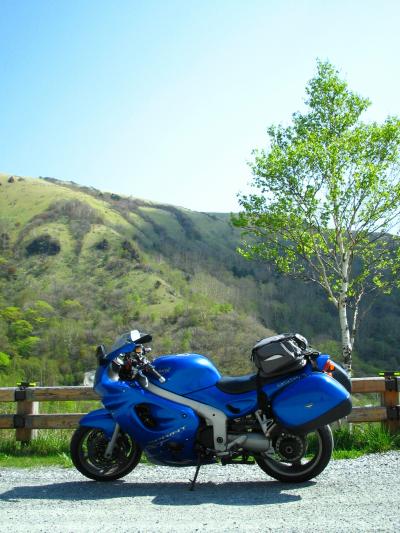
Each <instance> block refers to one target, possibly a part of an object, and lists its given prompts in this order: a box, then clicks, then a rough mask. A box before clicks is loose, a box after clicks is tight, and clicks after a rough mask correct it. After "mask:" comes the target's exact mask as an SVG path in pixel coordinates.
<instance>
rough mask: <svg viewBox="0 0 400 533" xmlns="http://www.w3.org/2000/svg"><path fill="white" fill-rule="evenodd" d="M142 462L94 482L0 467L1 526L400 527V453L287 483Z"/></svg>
mask: <svg viewBox="0 0 400 533" xmlns="http://www.w3.org/2000/svg"><path fill="white" fill-rule="evenodd" d="M193 473H194V468H181V469H179V468H167V467H156V466H146V465H139V466H138V467H137V468H136V470H134V472H132V473H131V474H130V475H129V476H127V477H126V478H125V479H124V480H123V481H117V482H111V483H95V482H93V481H89V480H86V479H85V478H84V477H83V476H81V475H80V474H79V472H77V471H76V470H74V469H61V468H37V469H28V470H27V469H11V468H3V469H0V530H1V531H2V532H14V531H29V532H39V531H40V532H52V533H56V532H63V533H66V532H71V533H72V532H74V533H75V532H77V531H84V532H92V531H93V532H96V533H97V532H98V531H101V532H108V531H113V532H120V531H134V532H136V531H140V532H142V531H143V532H152V531H157V532H162V531H168V532H175V531H185V532H189V531H207V532H208V531H218V532H219V533H221V532H225V531H262V532H266V531H274V532H275V531H296V532H297V531H304V532H305V531H307V532H310V531H318V532H332V531H335V532H336V531H338V532H340V531H348V532H358V531H360V532H366V531H374V532H376V531H396V532H399V531H400V476H399V473H400V452H389V453H385V454H378V455H368V456H363V457H360V458H359V459H351V460H342V461H332V462H331V463H330V464H329V466H328V467H327V469H326V470H325V471H324V472H323V473H322V474H321V475H320V476H319V477H318V478H316V480H313V481H309V482H307V483H304V484H301V485H287V484H282V483H279V482H277V481H274V480H272V479H271V478H269V477H268V476H266V475H265V474H264V473H263V472H262V470H260V469H259V468H258V467H257V466H244V465H229V466H225V467H222V466H218V465H211V466H204V467H203V468H202V469H201V471H200V475H199V483H198V485H197V487H196V489H195V491H194V492H189V491H188V479H189V478H190V477H192V476H193Z"/></svg>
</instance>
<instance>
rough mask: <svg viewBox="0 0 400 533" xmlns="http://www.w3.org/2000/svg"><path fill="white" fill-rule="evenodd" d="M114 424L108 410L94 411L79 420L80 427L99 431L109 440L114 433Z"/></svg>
mask: <svg viewBox="0 0 400 533" xmlns="http://www.w3.org/2000/svg"><path fill="white" fill-rule="evenodd" d="M115 424H116V422H115V420H114V418H113V417H112V416H111V413H110V411H108V409H96V411H91V412H90V413H88V414H87V415H85V416H83V417H82V418H81V419H80V420H79V425H80V426H84V427H89V428H97V429H101V430H103V431H104V433H105V434H106V435H107V437H108V438H110V439H111V437H112V434H113V433H114V429H115Z"/></svg>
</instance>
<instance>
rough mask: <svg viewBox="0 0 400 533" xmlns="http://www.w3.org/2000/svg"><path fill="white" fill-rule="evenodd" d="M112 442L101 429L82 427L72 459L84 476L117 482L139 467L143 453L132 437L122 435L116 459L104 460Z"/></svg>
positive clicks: (76, 435)
mask: <svg viewBox="0 0 400 533" xmlns="http://www.w3.org/2000/svg"><path fill="white" fill-rule="evenodd" d="M108 443H109V439H108V438H107V436H106V435H105V433H104V431H102V430H101V429H97V428H89V427H83V426H81V427H79V428H78V429H77V430H76V431H75V433H74V434H73V435H72V439H71V445H70V450H71V459H72V462H73V463H74V465H75V467H76V468H77V469H78V470H79V472H81V474H83V475H84V476H86V477H88V478H90V479H94V480H95V481H113V480H115V479H119V478H121V477H123V476H126V475H127V474H129V472H131V471H132V470H133V469H134V468H135V466H136V465H137V464H138V463H139V461H140V457H141V455H142V451H141V449H140V448H139V446H138V445H137V444H136V443H135V441H134V440H133V439H132V437H131V436H130V435H127V434H126V433H120V434H119V435H118V438H117V441H116V443H115V446H114V451H113V454H112V456H111V457H110V458H109V459H108V458H105V457H104V454H105V451H106V448H107V444H108Z"/></svg>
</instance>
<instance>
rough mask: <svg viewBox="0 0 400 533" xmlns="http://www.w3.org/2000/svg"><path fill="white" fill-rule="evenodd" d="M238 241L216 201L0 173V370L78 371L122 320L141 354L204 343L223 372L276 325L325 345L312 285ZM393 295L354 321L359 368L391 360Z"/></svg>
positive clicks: (325, 313)
mask: <svg viewBox="0 0 400 533" xmlns="http://www.w3.org/2000/svg"><path fill="white" fill-rule="evenodd" d="M238 243H239V234H238V232H237V231H236V230H234V229H233V228H232V227H231V225H230V224H229V215H227V214H218V213H196V212H192V211H189V210H186V209H182V208H176V207H174V206H172V205H161V204H154V203H151V202H146V201H143V200H138V199H135V198H126V197H121V196H119V195H116V194H112V193H104V192H101V191H98V190H96V189H92V188H87V187H79V186H78V185H76V184H73V183H70V182H61V181H57V180H54V179H49V178H47V179H46V178H44V179H29V178H19V177H16V176H14V177H13V179H12V180H10V176H9V175H0V289H1V291H0V383H3V384H4V383H6V382H7V384H10V385H11V384H13V383H14V382H15V381H16V380H17V379H18V378H22V377H25V378H26V379H30V380H35V381H38V382H41V383H46V384H55V383H65V384H73V383H79V382H81V381H82V376H83V372H84V371H85V370H88V369H90V368H93V366H94V356H93V351H94V347H95V345H96V344H99V343H100V342H104V343H106V344H110V343H111V342H112V340H113V338H114V337H115V336H116V335H117V334H119V333H121V332H122V331H125V330H128V329H130V328H133V327H138V328H140V329H143V330H146V331H150V332H151V333H152V334H153V336H154V343H153V348H154V353H155V354H157V353H170V352H172V353H173V352H179V351H197V352H201V353H205V354H207V355H209V356H210V357H211V358H212V359H213V360H214V361H215V362H216V363H217V364H218V366H219V367H220V368H221V370H222V371H223V372H226V373H230V374H235V373H237V374H241V373H244V372H246V371H248V370H250V363H249V358H248V356H249V353H250V350H251V347H252V345H253V344H254V343H255V342H256V340H258V339H259V338H261V337H263V336H265V335H268V334H270V333H272V332H273V331H277V330H279V331H283V330H297V331H300V332H302V333H303V334H305V335H307V336H309V337H310V338H311V340H312V342H313V343H314V344H315V345H316V346H317V347H319V348H325V349H329V350H330V351H333V352H335V351H339V344H338V342H337V333H338V328H337V323H336V317H335V311H334V309H332V308H331V307H330V305H329V304H328V303H327V302H326V301H325V299H324V298H322V297H321V295H320V294H319V293H318V291H317V289H315V288H314V287H312V286H307V285H304V284H302V283H300V282H298V283H295V282H292V281H288V280H285V279H282V278H280V277H279V276H277V275H276V274H275V273H274V272H273V271H271V270H270V269H269V268H267V267H266V266H265V265H262V264H257V263H250V262H246V261H245V260H244V259H242V258H241V257H240V256H239V255H238V254H237V253H236V252H235V249H236V246H237V245H238ZM399 301H400V299H399V298H398V296H397V295H394V296H392V297H390V298H388V297H385V298H382V299H381V300H379V302H378V303H377V305H376V306H375V308H374V309H373V312H372V315H371V318H370V319H369V322H366V323H365V328H366V329H364V332H362V337H361V338H362V339H365V342H364V346H363V344H362V342H360V343H359V353H363V361H361V360H359V361H358V368H359V369H360V371H362V370H363V369H364V371H367V372H369V373H371V372H374V371H375V370H377V369H385V368H387V367H389V368H391V367H393V368H395V367H398V366H399V355H398V354H397V353H395V351H394V347H395V346H396V345H397V344H398V341H399V340H400V338H398V336H399V332H400V327H399V326H400V324H399V323H398V316H399V313H398V311H399V310H400V305H399ZM385 310H387V313H386V312H385ZM377 317H378V318H377ZM385 328H386V329H385ZM382 331H384V332H385V335H383V334H382V333H381V332H382ZM370 346H373V349H371V350H369V347H370ZM361 349H362V350H363V351H362V352H361ZM392 354H393V355H392ZM360 359H361V358H360ZM383 366H385V368H383Z"/></svg>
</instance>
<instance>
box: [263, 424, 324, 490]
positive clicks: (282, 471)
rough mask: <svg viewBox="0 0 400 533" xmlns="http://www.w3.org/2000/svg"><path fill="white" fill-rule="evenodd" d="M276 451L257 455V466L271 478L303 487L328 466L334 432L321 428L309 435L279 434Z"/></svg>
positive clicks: (275, 441)
mask: <svg viewBox="0 0 400 533" xmlns="http://www.w3.org/2000/svg"><path fill="white" fill-rule="evenodd" d="M273 447H274V451H273V452H272V453H270V452H265V453H261V454H258V455H255V456H254V458H255V460H256V462H257V464H258V466H259V467H260V468H261V469H262V470H264V472H265V473H266V474H268V475H269V476H271V477H273V478H275V479H278V480H279V481H283V482H288V483H301V482H303V481H308V480H309V479H311V478H313V477H316V476H318V475H319V474H320V473H321V472H322V471H323V470H324V468H325V467H326V466H327V464H328V463H329V460H330V458H331V455H332V450H333V437H332V431H331V429H330V427H329V426H322V427H320V428H318V429H316V430H314V431H313V432H310V433H308V434H307V435H293V434H291V433H289V432H288V431H285V430H282V431H279V432H277V434H276V435H275V436H274V438H273Z"/></svg>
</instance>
